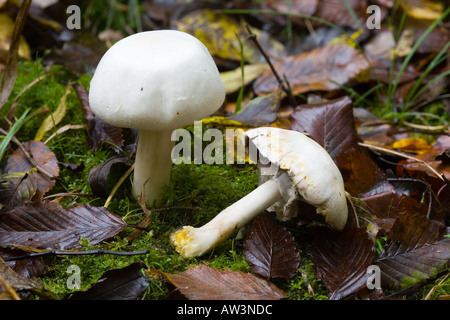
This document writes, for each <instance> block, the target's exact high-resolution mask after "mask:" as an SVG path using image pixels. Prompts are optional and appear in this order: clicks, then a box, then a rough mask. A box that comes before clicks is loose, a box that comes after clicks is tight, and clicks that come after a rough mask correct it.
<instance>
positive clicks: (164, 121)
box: [89, 30, 225, 131]
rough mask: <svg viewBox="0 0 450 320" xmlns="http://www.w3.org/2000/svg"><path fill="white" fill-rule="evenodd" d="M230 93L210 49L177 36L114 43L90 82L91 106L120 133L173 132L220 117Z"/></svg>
mask: <svg viewBox="0 0 450 320" xmlns="http://www.w3.org/2000/svg"><path fill="white" fill-rule="evenodd" d="M224 99H225V88H224V85H223V83H222V80H221V78H220V74H219V71H218V70H217V66H216V64H215V63H214V60H213V59H212V57H211V55H210V53H209V51H208V49H207V48H206V47H205V46H204V45H203V44H202V43H201V42H200V41H199V40H198V39H197V38H195V37H193V36H191V35H189V34H187V33H184V32H181V31H175V30H158V31H146V32H140V33H136V34H133V35H131V36H128V37H126V38H124V39H122V40H120V41H118V42H117V43H115V44H114V45H113V46H112V47H111V48H110V49H109V50H108V51H107V52H106V53H105V55H104V56H103V57H102V59H101V60H100V62H99V64H98V66H97V69H96V71H95V74H94V76H93V78H92V80H91V85H90V91H89V103H90V106H91V108H92V111H93V112H94V113H95V114H96V115H97V116H98V117H99V118H100V119H102V120H103V121H105V122H107V123H109V124H112V125H115V126H117V127H124V128H134V129H142V130H150V131H161V130H173V129H176V128H180V127H183V126H185V125H188V124H191V123H193V122H194V121H196V120H200V119H202V118H204V117H207V116H209V115H211V114H213V113H214V112H215V111H217V110H218V109H219V108H220V106H221V105H222V103H223V101H224Z"/></svg>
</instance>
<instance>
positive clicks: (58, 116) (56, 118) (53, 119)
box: [34, 84, 71, 141]
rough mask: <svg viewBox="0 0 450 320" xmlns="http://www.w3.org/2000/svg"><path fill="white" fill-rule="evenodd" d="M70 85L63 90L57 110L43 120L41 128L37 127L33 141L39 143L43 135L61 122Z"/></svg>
mask: <svg viewBox="0 0 450 320" xmlns="http://www.w3.org/2000/svg"><path fill="white" fill-rule="evenodd" d="M70 88H71V85H70V84H67V85H66V88H65V90H64V94H63V96H62V97H61V100H60V101H59V105H58V108H57V109H56V110H55V112H53V113H52V114H50V115H49V116H48V117H47V118H45V119H44V121H43V122H42V124H41V126H40V127H39V129H38V131H37V132H36V135H35V137H34V140H36V141H41V140H42V138H44V136H45V134H46V133H47V132H48V131H50V130H51V129H53V128H54V127H55V126H56V125H57V124H58V123H60V122H61V120H62V119H63V118H64V116H65V115H66V111H67V110H66V100H67V96H68V95H69V93H70Z"/></svg>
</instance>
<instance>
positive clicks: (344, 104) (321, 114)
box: [291, 96, 358, 159]
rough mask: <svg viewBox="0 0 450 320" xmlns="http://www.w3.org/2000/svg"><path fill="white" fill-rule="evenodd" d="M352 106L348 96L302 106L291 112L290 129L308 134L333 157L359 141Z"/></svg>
mask: <svg viewBox="0 0 450 320" xmlns="http://www.w3.org/2000/svg"><path fill="white" fill-rule="evenodd" d="M352 108H353V102H352V100H351V99H350V98H349V97H347V96H344V97H342V98H338V99H334V100H330V101H326V102H322V103H316V104H306V105H301V106H299V108H297V109H296V110H295V111H294V112H293V113H292V115H291V129H292V130H295V131H300V132H305V133H307V134H309V135H310V136H311V137H312V138H313V139H314V140H315V141H316V142H317V143H319V144H320V145H321V146H322V147H323V148H324V149H325V150H327V152H328V153H329V154H330V156H331V157H332V158H333V159H336V157H337V156H338V155H339V154H340V153H343V152H347V151H349V150H350V149H351V148H352V147H354V146H355V145H356V144H357V142H358V137H357V134H356V131H355V120H354V118H353V111H352Z"/></svg>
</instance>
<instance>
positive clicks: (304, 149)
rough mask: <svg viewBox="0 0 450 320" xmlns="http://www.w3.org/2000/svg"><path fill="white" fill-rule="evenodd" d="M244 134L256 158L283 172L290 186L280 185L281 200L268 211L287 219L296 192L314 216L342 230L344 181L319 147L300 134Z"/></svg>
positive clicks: (262, 130) (263, 130) (262, 131)
mask: <svg viewBox="0 0 450 320" xmlns="http://www.w3.org/2000/svg"><path fill="white" fill-rule="evenodd" d="M244 135H245V136H247V137H248V138H249V140H250V142H251V143H253V144H254V145H255V146H256V148H257V149H258V151H259V153H260V155H262V156H264V157H265V158H267V159H268V160H269V161H270V162H271V163H273V164H275V165H277V166H278V168H277V169H279V170H282V171H285V172H287V173H288V175H289V177H290V179H291V184H290V185H285V186H281V188H282V189H281V190H280V193H281V195H282V198H283V199H282V200H280V201H279V202H277V203H276V204H275V205H273V206H272V207H271V208H269V209H268V210H269V211H276V212H277V213H278V216H279V217H280V216H281V219H282V220H288V219H289V218H291V216H283V215H284V214H285V213H286V212H292V210H287V209H289V206H291V205H292V204H294V203H295V200H296V199H298V195H297V193H298V194H299V195H300V196H301V197H302V198H303V199H304V200H305V201H306V202H308V203H309V204H311V205H313V206H315V207H316V211H317V213H319V214H321V215H323V216H324V217H325V221H326V222H327V223H328V224H329V225H330V226H331V227H332V228H334V229H337V230H342V229H343V228H344V226H345V224H346V222H347V214H348V213H347V198H346V195H345V189H344V181H343V179H342V175H341V173H340V171H339V169H338V168H337V166H336V164H335V163H334V161H333V159H332V158H331V157H330V155H329V154H328V152H327V151H326V150H325V149H324V148H322V146H320V145H319V144H318V143H317V142H315V141H314V140H312V139H310V138H308V137H307V136H306V135H305V134H303V133H301V132H298V131H292V130H285V129H279V128H272V127H260V128H256V129H251V130H248V131H246V132H245V134H244ZM272 174H274V175H275V174H279V173H277V172H272ZM263 178H264V177H263ZM265 178H266V179H267V178H271V177H270V176H267V177H265ZM280 213H281V214H280Z"/></svg>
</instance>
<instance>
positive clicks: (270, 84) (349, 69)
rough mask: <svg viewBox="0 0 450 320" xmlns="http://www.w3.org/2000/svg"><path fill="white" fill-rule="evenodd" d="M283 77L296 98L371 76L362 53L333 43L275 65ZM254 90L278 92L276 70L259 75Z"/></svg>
mask: <svg viewBox="0 0 450 320" xmlns="http://www.w3.org/2000/svg"><path fill="white" fill-rule="evenodd" d="M274 68H275V70H276V71H277V73H278V74H279V75H280V76H281V77H284V76H285V77H286V78H287V81H288V82H289V85H290V88H291V89H292V93H293V94H294V95H298V94H301V93H305V92H309V91H319V90H320V91H332V90H337V89H339V88H340V86H349V85H350V84H351V83H352V82H353V81H356V80H357V79H358V78H361V79H363V78H366V73H367V76H368V71H369V64H368V62H367V61H366V59H365V58H364V57H363V55H362V54H361V53H359V52H358V50H356V49H354V48H352V47H350V46H348V45H340V44H329V45H326V46H323V47H319V48H316V49H314V50H312V51H309V52H306V53H301V54H299V55H294V56H289V57H286V58H283V59H281V60H278V61H277V62H275V63H274ZM253 88H254V90H255V91H256V93H257V94H259V95H263V94H268V93H272V92H274V91H276V90H277V89H278V88H279V83H278V81H277V79H276V78H275V76H274V75H273V73H272V71H271V70H269V71H266V72H264V73H263V74H262V75H261V76H259V77H258V78H257V79H256V81H255V83H254V84H253Z"/></svg>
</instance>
